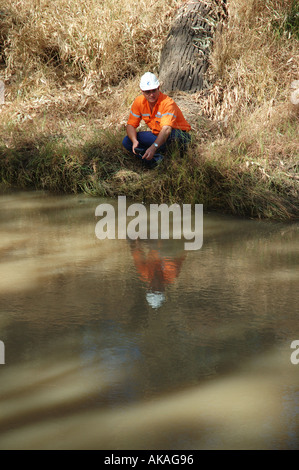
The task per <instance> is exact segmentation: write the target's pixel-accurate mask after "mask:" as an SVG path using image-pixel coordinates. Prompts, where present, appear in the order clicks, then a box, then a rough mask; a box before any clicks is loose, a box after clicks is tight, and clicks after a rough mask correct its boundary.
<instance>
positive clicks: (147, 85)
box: [140, 72, 160, 91]
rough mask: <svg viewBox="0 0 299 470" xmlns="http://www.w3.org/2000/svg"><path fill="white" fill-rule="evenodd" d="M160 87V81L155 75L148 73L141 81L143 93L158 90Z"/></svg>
mask: <svg viewBox="0 0 299 470" xmlns="http://www.w3.org/2000/svg"><path fill="white" fill-rule="evenodd" d="M159 85H160V83H159V80H158V79H157V77H156V75H154V74H153V73H151V72H146V73H145V74H144V75H142V77H141V80H140V88H141V90H142V91H146V90H154V89H155V88H158V86H159Z"/></svg>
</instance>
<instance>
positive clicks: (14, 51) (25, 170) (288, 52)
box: [0, 0, 299, 219]
mask: <svg viewBox="0 0 299 470" xmlns="http://www.w3.org/2000/svg"><path fill="white" fill-rule="evenodd" d="M149 3H150V4H149ZM165 3H166V4H167V5H165ZM182 3H183V2H182V1H175V0H173V1H168V2H164V1H163V0H155V1H154V0H152V1H151V2H144V1H142V0H141V1H139V2H136V1H135V0H130V1H129V2H126V4H124V3H123V2H120V1H119V0H110V1H107V2H95V1H94V0H87V1H86V2H84V4H83V2H81V1H79V0H74V1H72V2H70V1H68V0H53V1H52V2H51V4H49V3H48V2H47V1H45V0H44V1H43V0H23V1H22V3H20V2H17V1H16V0H5V2H4V0H0V55H1V62H0V64H1V68H0V79H2V80H4V82H5V85H6V103H5V105H2V107H1V108H0V109H1V111H0V116H1V123H0V177H1V181H2V184H5V185H13V186H17V187H22V188H39V189H40V188H44V189H47V190H50V191H59V192H60V191H63V192H80V191H84V192H87V193H88V194H90V195H101V196H102V195H103V196H104V195H107V196H117V195H120V194H125V195H127V196H130V197H133V198H134V199H136V200H143V201H147V202H186V203H203V204H204V207H205V208H206V209H209V210H217V211H223V212H229V213H233V214H238V215H242V216H250V217H267V218H279V219H293V218H296V217H298V215H299V209H298V178H299V176H298V137H299V135H298V116H299V114H298V106H296V105H293V104H292V103H291V101H290V93H291V89H290V85H291V83H292V81H294V80H296V79H299V76H298V70H299V57H298V40H299V38H298V30H299V27H298V6H297V4H296V3H295V2H293V1H292V0H290V1H283V0H272V1H270V0H269V1H259V0H248V1H246V2H245V1H243V0H240V1H237V0H230V1H228V7H229V18H228V21H227V23H226V24H225V25H224V26H223V28H222V30H221V32H219V33H218V34H217V36H216V37H215V42H214V47H213V50H212V53H211V56H210V68H209V73H210V76H211V81H212V83H213V86H212V87H211V89H210V90H206V91H203V92H200V93H194V94H185V93H174V97H175V99H176V100H177V101H178V102H179V104H180V105H182V109H183V111H184V114H186V117H187V118H188V120H189V121H190V122H191V124H192V136H193V141H192V144H191V145H190V148H189V151H188V153H187V154H186V155H185V156H184V157H183V158H181V157H179V155H178V152H177V151H176V149H174V150H173V152H172V154H171V155H170V156H169V157H168V160H167V161H166V162H163V163H162V164H161V165H160V166H159V167H158V168H156V169H155V170H153V171H149V170H144V169H142V167H141V166H140V165H139V163H138V162H135V161H133V160H132V159H131V158H130V157H129V156H127V155H126V154H125V153H124V151H123V149H122V146H121V141H122V138H123V136H124V133H125V123H126V120H127V117H128V110H129V107H130V104H131V102H132V100H133V99H134V97H135V96H136V95H137V94H138V93H139V90H138V84H139V77H140V74H142V73H143V72H144V71H146V70H152V71H155V72H157V73H158V64H159V54H160V51H161V47H162V44H163V42H164V41H165V38H166V35H167V32H168V30H169V26H170V23H171V20H172V18H173V17H174V15H175V13H176V11H177V8H179V6H180V5H181V4H182Z"/></svg>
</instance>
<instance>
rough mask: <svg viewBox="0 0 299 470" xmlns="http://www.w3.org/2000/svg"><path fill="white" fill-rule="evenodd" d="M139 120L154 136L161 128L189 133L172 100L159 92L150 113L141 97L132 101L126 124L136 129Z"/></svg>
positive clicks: (186, 123)
mask: <svg viewBox="0 0 299 470" xmlns="http://www.w3.org/2000/svg"><path fill="white" fill-rule="evenodd" d="M141 119H143V120H144V122H145V123H146V124H147V125H148V127H149V128H150V129H151V131H152V132H153V134H156V135H158V134H159V132H160V131H161V129H162V127H163V126H171V127H172V128H173V129H181V130H182V131H190V129H191V126H190V124H189V123H188V122H187V121H186V119H185V118H184V116H183V113H182V111H181V110H180V108H179V107H178V105H177V104H176V103H175V102H174V101H173V99H172V98H170V97H169V96H167V95H165V94H164V93H161V92H160V94H159V97H158V100H157V103H156V104H155V106H154V109H153V111H152V112H151V108H150V105H149V103H148V101H147V99H146V98H145V97H144V96H143V95H139V96H137V98H136V99H135V100H134V102H133V104H132V107H131V112H130V116H129V119H128V122H127V124H129V125H131V126H133V127H135V128H137V127H138V126H139V124H140V121H141Z"/></svg>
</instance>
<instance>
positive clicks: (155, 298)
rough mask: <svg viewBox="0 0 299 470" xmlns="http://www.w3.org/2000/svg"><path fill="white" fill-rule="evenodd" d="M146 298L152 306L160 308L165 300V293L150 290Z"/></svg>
mask: <svg viewBox="0 0 299 470" xmlns="http://www.w3.org/2000/svg"><path fill="white" fill-rule="evenodd" d="M146 300H147V302H148V304H149V305H150V306H151V307H152V308H159V307H161V305H162V304H163V302H164V301H165V295H164V294H163V293H162V292H148V293H147V294H146Z"/></svg>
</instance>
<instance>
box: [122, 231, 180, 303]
mask: <svg viewBox="0 0 299 470" xmlns="http://www.w3.org/2000/svg"><path fill="white" fill-rule="evenodd" d="M160 247H161V241H160V240H158V241H157V243H156V244H155V245H154V246H150V247H148V249H147V247H146V246H145V245H144V244H141V243H140V241H139V240H136V241H135V243H134V244H132V245H131V251H132V256H133V259H134V263H135V267H136V270H137V272H138V274H139V277H140V279H141V280H142V281H143V282H144V284H145V285H146V287H147V291H148V292H147V297H146V298H147V301H148V302H149V304H150V305H151V306H152V307H153V308H157V307H159V306H160V305H161V304H162V303H163V302H164V300H165V297H164V292H165V288H166V286H167V285H169V284H172V283H173V282H174V280H175V279H176V278H177V277H178V276H179V274H180V271H181V267H182V264H183V261H184V259H185V254H184V253H182V252H181V251H180V252H179V253H176V254H171V255H170V254H164V253H162V251H161V249H160Z"/></svg>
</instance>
